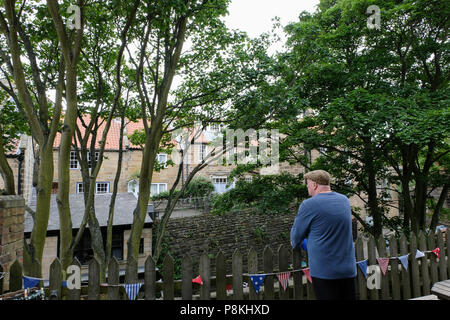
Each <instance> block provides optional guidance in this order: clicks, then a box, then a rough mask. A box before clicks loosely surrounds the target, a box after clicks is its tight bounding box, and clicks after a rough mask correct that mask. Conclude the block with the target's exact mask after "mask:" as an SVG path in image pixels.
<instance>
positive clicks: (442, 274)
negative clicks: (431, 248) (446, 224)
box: [437, 230, 448, 281]
mask: <svg viewBox="0 0 450 320" xmlns="http://www.w3.org/2000/svg"><path fill="white" fill-rule="evenodd" d="M437 240H438V241H437V242H438V247H439V252H440V256H441V257H440V258H439V280H440V281H444V280H447V279H448V278H447V266H446V265H445V263H446V261H445V247H444V237H443V236H442V231H440V230H438V232H437Z"/></svg>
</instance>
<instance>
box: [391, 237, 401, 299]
mask: <svg viewBox="0 0 450 320" xmlns="http://www.w3.org/2000/svg"><path fill="white" fill-rule="evenodd" d="M389 251H390V252H389V253H390V255H391V257H397V256H398V244H397V238H396V237H395V236H394V235H392V236H391V238H390V241H389ZM391 281H392V299H393V300H400V299H401V293H400V277H399V271H398V259H392V260H391Z"/></svg>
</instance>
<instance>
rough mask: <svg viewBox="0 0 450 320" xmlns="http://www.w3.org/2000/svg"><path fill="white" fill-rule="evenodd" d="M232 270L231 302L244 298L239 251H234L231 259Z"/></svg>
mask: <svg viewBox="0 0 450 320" xmlns="http://www.w3.org/2000/svg"><path fill="white" fill-rule="evenodd" d="M232 270H233V300H242V299H243V298H244V292H243V278H242V254H241V253H240V252H239V249H236V250H234V253H233V258H232Z"/></svg>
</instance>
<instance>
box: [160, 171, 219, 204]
mask: <svg viewBox="0 0 450 320" xmlns="http://www.w3.org/2000/svg"><path fill="white" fill-rule="evenodd" d="M213 191H214V185H213V183H212V182H211V180H209V179H207V178H205V177H195V178H193V179H192V181H191V182H190V183H189V185H188V186H187V187H186V189H185V190H184V194H183V198H203V197H207V196H209V195H211V193H212V192H213ZM179 192H180V190H174V192H173V197H175V196H176V195H177V194H178V193H179ZM169 196H170V191H164V192H161V193H159V194H157V195H154V196H152V201H158V200H167V199H169Z"/></svg>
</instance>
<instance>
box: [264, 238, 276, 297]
mask: <svg viewBox="0 0 450 320" xmlns="http://www.w3.org/2000/svg"><path fill="white" fill-rule="evenodd" d="M263 264H264V272H265V273H273V251H272V249H271V248H270V247H269V246H266V247H265V248H264V251H263ZM274 291H275V290H274V287H273V275H267V276H266V278H265V279H264V299H265V300H273V299H274V297H275V293H274Z"/></svg>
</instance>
